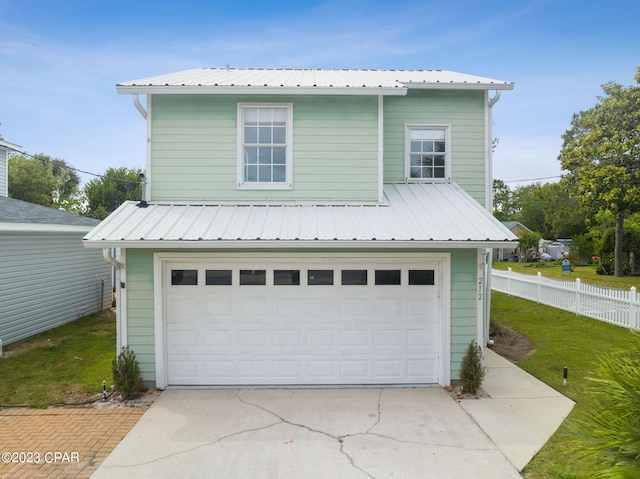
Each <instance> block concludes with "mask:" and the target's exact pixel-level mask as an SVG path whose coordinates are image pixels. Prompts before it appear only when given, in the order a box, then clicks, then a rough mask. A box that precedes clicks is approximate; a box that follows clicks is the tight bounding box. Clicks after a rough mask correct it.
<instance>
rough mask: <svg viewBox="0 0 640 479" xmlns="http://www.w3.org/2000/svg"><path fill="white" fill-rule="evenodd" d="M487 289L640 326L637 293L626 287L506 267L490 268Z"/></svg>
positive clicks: (629, 326)
mask: <svg viewBox="0 0 640 479" xmlns="http://www.w3.org/2000/svg"><path fill="white" fill-rule="evenodd" d="M491 289H493V290H495V291H499V292H501V293H506V294H508V295H512V296H518V297H519V298H524V299H528V300H531V301H535V302H537V303H540V304H546V305H547V306H553V307H554V308H558V309H564V310H565V311H570V312H572V313H575V314H580V315H583V316H587V317H589V318H594V319H598V320H600V321H605V322H607V323H612V324H616V325H618V326H623V327H625V328H634V329H640V297H639V295H638V293H637V292H636V288H634V287H632V288H631V289H630V290H629V291H626V290H622V289H614V288H604V287H602V286H593V285H590V284H583V283H581V282H580V279H576V280H575V281H567V280H561V279H552V278H544V277H543V276H542V274H540V273H538V274H537V275H536V276H533V275H529V274H520V273H514V272H513V271H512V270H511V268H509V269H508V271H501V270H496V269H494V270H492V273H491Z"/></svg>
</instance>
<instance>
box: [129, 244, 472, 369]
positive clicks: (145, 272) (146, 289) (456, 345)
mask: <svg viewBox="0 0 640 479" xmlns="http://www.w3.org/2000/svg"><path fill="white" fill-rule="evenodd" d="M163 251H172V252H182V253H190V254H197V253H207V252H227V253H234V252H235V253H249V252H263V253H265V254H268V253H269V251H267V250H252V251H247V250H236V251H233V250H224V251H223V250H198V251H194V250H163ZM273 251H274V252H276V251H277V252H282V250H273ZM349 251H351V252H353V250H340V251H338V250H309V249H307V250H289V252H292V253H293V252H308V253H310V254H311V253H313V252H324V253H327V252H329V253H338V252H349ZM443 251H444V252H449V253H451V356H450V358H451V379H452V380H457V379H458V378H459V373H460V363H461V361H462V357H463V355H464V352H465V349H466V347H467V345H468V344H469V342H470V341H471V340H473V339H476V338H477V335H476V326H477V323H478V319H477V315H478V299H477V296H476V287H477V269H476V268H477V251H476V250H475V249H468V250H460V249H455V250H450V251H445V250H411V251H410V252H415V253H429V252H432V253H442V252H443ZM358 252H363V251H358ZM366 252H367V253H373V252H378V253H383V254H384V253H391V252H393V253H407V252H408V251H407V250H401V249H396V250H377V251H370V250H367V251H366ZM153 253H154V251H152V250H142V249H129V250H127V260H126V263H127V264H126V268H127V269H126V271H127V283H126V290H127V303H128V304H127V334H128V343H129V346H130V347H131V348H132V349H133V351H135V353H136V357H137V358H138V361H139V362H140V369H141V373H142V378H143V379H144V380H145V381H155V350H154V344H155V342H154V339H155V336H154V304H153V299H154V298H153Z"/></svg>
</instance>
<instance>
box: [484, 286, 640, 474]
mask: <svg viewBox="0 0 640 479" xmlns="http://www.w3.org/2000/svg"><path fill="white" fill-rule="evenodd" d="M616 279H618V278H616ZM491 319H492V321H494V322H496V323H498V324H501V325H504V326H508V327H510V328H512V329H514V330H516V331H517V332H519V333H520V334H522V335H523V336H526V337H527V338H528V339H529V340H530V341H531V342H532V343H533V348H534V349H533V351H532V353H531V354H530V355H529V356H528V358H527V359H525V360H523V361H520V362H519V363H518V366H520V367H521V368H522V369H524V370H525V371H528V372H529V373H531V374H532V375H534V376H536V377H537V378H539V379H540V380H542V381H543V382H545V383H547V384H548V385H550V386H551V387H553V388H555V389H557V390H558V391H560V392H562V393H563V394H565V395H566V396H568V397H569V398H571V399H573V400H574V401H575V402H576V407H575V408H574V410H573V412H572V413H571V415H570V417H569V420H568V421H566V422H565V423H564V424H563V425H562V426H561V427H560V428H559V429H558V431H557V432H556V434H555V435H554V436H553V437H552V438H551V439H550V440H549V442H548V443H547V444H546V445H545V447H544V448H543V449H542V450H541V451H540V452H539V454H538V455H537V456H536V457H535V458H534V459H533V461H532V462H531V463H530V464H529V465H527V467H526V468H525V471H524V476H525V477H526V478H530V479H578V478H584V477H586V476H587V475H588V474H589V473H590V472H592V471H591V467H590V464H588V463H587V462H585V461H584V460H581V459H580V458H579V457H577V455H576V454H575V453H574V452H572V444H571V441H572V438H573V435H572V433H571V430H570V427H569V423H571V421H572V420H575V419H577V418H581V417H583V416H584V414H585V409H584V408H583V406H582V405H581V402H583V401H584V392H585V388H586V386H587V384H588V382H587V381H586V380H585V376H586V375H587V373H588V372H589V371H590V370H591V369H592V367H593V365H594V359H595V358H596V357H597V356H598V355H600V354H602V353H605V352H607V351H610V350H613V349H620V348H623V347H624V345H625V344H627V343H629V341H630V339H631V333H630V332H629V331H628V330H627V329H625V328H621V327H619V326H614V325H611V324H607V323H603V322H600V321H597V320H593V319H589V318H585V317H583V316H576V315H574V314H572V313H569V312H565V311H561V310H558V309H555V308H551V307H548V306H543V305H539V304H536V303H533V302H531V301H527V300H524V299H519V298H515V297H512V296H507V295H505V294H502V293H496V292H494V293H492V308H491ZM498 340H499V339H498ZM564 367H567V368H568V371H569V377H568V383H567V385H566V386H564V385H563V377H562V373H563V368H564ZM516 427H517V426H516Z"/></svg>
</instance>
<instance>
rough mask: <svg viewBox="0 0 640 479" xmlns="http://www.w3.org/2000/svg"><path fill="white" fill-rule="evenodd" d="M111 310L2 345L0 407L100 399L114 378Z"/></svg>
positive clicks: (114, 342) (114, 329)
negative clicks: (103, 390)
mask: <svg viewBox="0 0 640 479" xmlns="http://www.w3.org/2000/svg"><path fill="white" fill-rule="evenodd" d="M115 356H116V327H115V317H114V315H113V314H112V313H110V314H103V315H97V316H88V317H86V318H83V319H79V320H77V321H74V322H72V323H69V324H66V325H64V326H60V327H59V328H55V329H52V330H50V331H47V332H45V333H42V334H38V335H36V336H33V337H31V338H29V339H26V340H24V341H20V342H17V343H13V344H10V345H8V346H5V347H4V348H3V357H2V358H0V407H1V406H18V405H23V406H30V407H48V406H55V405H61V404H64V403H76V402H81V401H85V400H87V399H90V398H91V397H98V398H99V397H101V396H100V395H101V393H102V381H103V380H106V381H107V388H108V387H110V385H111V382H112V374H111V362H112V361H113V359H114V358H115Z"/></svg>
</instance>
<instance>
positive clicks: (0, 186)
mask: <svg viewBox="0 0 640 479" xmlns="http://www.w3.org/2000/svg"><path fill="white" fill-rule="evenodd" d="M13 151H15V152H18V153H19V152H21V151H22V147H21V146H20V145H14V144H13V143H9V142H8V141H4V140H2V139H0V196H9V163H8V158H9V152H13Z"/></svg>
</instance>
